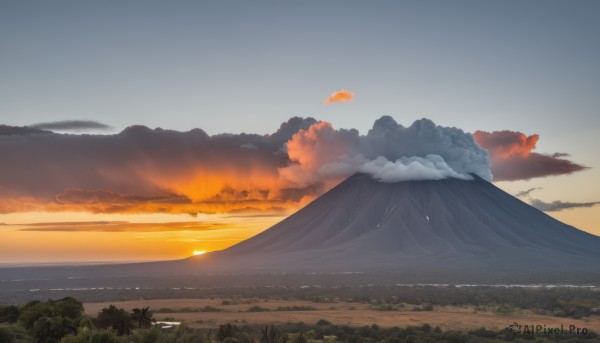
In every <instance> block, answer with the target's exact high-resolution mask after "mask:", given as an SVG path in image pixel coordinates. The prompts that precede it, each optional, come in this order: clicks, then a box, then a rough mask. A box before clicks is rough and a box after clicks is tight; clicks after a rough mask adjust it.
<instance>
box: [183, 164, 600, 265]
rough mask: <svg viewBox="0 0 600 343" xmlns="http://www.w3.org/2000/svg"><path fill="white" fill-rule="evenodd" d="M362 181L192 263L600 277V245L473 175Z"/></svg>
mask: <svg viewBox="0 0 600 343" xmlns="http://www.w3.org/2000/svg"><path fill="white" fill-rule="evenodd" d="M473 178H474V179H473V180H459V179H453V178H448V179H443V180H427V181H404V182H398V183H384V182H379V181H377V180H374V179H372V178H371V176H369V175H367V174H360V173H359V174H355V175H353V176H351V177H350V178H348V179H347V180H345V181H343V182H342V183H341V184H339V185H338V186H336V187H334V188H333V189H331V190H330V191H329V192H327V193H325V194H323V195H322V196H321V197H319V198H318V199H316V200H315V201H313V202H312V203H310V204H308V205H307V206H306V207H304V208H302V209H301V210H299V211H298V212H296V213H294V214H293V215H291V216H290V217H288V218H286V219H285V220H283V221H281V222H280V223H278V224H276V225H274V226H273V227H271V228H270V229H268V230H266V231H264V232H262V233H260V234H258V235H256V236H254V237H252V238H250V239H248V240H246V241H243V242H241V243H239V244H237V245H234V246H232V247H230V248H228V249H225V250H222V251H218V252H214V253H210V254H206V255H203V256H194V257H191V258H189V259H188V260H186V263H188V264H191V265H192V266H195V267H196V268H198V269H199V270H211V271H286V272H293V271H299V272H311V271H338V272H342V271H365V270H396V271H402V270H446V271H447V270H470V271H477V270H486V271H489V270H503V269H504V270H524V271H534V270H538V271H539V270H551V271H554V272H557V271H561V270H564V271H574V270H579V271H584V270H585V271H591V272H594V273H597V272H599V271H600V237H598V236H594V235H592V234H589V233H586V232H584V231H581V230H578V229H576V228H574V227H572V226H569V225H566V224H564V223H562V222H560V221H558V220H556V219H554V218H552V217H550V216H548V215H546V214H545V213H543V212H541V211H539V210H537V209H536V208H534V207H532V206H530V205H528V204H526V203H524V202H522V201H520V200H519V199H517V198H515V197H513V196H511V195H510V194H507V193H506V192H504V191H502V190H500V189H499V188H497V187H495V186H494V185H493V184H491V183H489V182H487V181H485V180H483V179H481V178H479V177H477V176H473Z"/></svg>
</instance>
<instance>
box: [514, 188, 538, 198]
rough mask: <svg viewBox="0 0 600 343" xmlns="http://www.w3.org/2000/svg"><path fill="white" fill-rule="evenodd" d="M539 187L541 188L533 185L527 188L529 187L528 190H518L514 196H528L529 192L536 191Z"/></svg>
mask: <svg viewBox="0 0 600 343" xmlns="http://www.w3.org/2000/svg"><path fill="white" fill-rule="evenodd" d="M540 189H542V188H541V187H533V188H529V189H528V190H526V191H521V192H518V193H517V194H515V196H516V197H517V198H520V197H528V196H529V194H531V192H533V191H537V190H540Z"/></svg>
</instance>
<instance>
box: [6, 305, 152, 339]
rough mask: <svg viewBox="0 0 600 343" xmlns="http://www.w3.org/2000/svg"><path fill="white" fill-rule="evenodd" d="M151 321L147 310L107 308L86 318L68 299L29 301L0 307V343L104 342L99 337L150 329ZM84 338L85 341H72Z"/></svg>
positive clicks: (146, 308)
mask: <svg viewBox="0 0 600 343" xmlns="http://www.w3.org/2000/svg"><path fill="white" fill-rule="evenodd" d="M153 322H154V319H153V315H152V312H151V311H150V308H149V307H144V308H134V309H133V310H132V311H130V312H128V311H126V310H124V309H122V308H117V307H115V306H114V305H110V306H109V307H106V308H103V309H102V310H101V311H100V312H99V313H98V315H97V316H96V317H89V316H86V315H85V314H84V311H83V305H82V304H81V302H79V301H78V300H76V299H74V298H71V297H67V298H63V299H59V300H48V301H46V302H40V301H31V302H29V303H27V304H25V305H24V306H21V307H18V306H14V305H9V306H0V343H5V342H42V343H54V342H63V341H64V342H80V341H81V342H104V341H103V338H102V337H105V336H106V337H111V336H124V335H129V334H131V333H132V332H133V330H134V329H149V328H151V326H152V324H153ZM84 336H85V337H86V338H89V340H73V339H74V338H76V337H84ZM65 337H70V338H68V339H66V340H65ZM94 337H96V338H94ZM98 339H99V341H98Z"/></svg>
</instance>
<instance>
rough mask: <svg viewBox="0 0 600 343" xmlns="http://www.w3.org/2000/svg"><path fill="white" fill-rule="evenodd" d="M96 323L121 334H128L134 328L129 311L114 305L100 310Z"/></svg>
mask: <svg viewBox="0 0 600 343" xmlns="http://www.w3.org/2000/svg"><path fill="white" fill-rule="evenodd" d="M96 323H97V325H98V327H100V328H104V329H113V330H115V331H116V332H117V334H118V335H119V336H122V335H128V334H129V333H130V332H131V329H132V328H133V322H132V320H131V317H130V316H129V314H128V313H127V311H125V310H124V309H122V308H117V307H115V306H114V305H110V306H109V307H105V308H103V309H102V310H100V312H99V313H98V318H96Z"/></svg>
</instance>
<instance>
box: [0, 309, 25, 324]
mask: <svg viewBox="0 0 600 343" xmlns="http://www.w3.org/2000/svg"><path fill="white" fill-rule="evenodd" d="M20 313H21V312H20V311H19V308H18V307H16V306H15V305H9V306H0V323H14V322H16V321H17V319H19V314H20Z"/></svg>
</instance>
